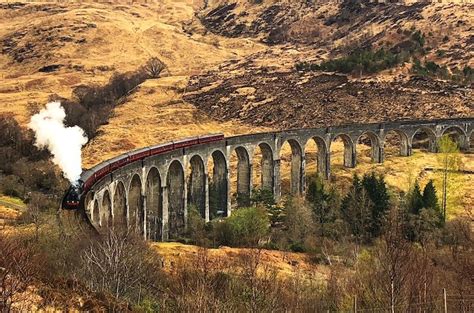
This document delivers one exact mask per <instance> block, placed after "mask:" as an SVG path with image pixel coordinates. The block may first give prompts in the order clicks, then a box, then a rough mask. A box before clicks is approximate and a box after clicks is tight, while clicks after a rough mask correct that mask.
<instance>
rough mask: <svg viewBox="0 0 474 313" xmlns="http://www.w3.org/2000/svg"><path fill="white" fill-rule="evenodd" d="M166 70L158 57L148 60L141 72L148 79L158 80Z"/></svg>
mask: <svg viewBox="0 0 474 313" xmlns="http://www.w3.org/2000/svg"><path fill="white" fill-rule="evenodd" d="M165 69H166V64H165V63H164V62H163V61H161V60H160V59H159V58H158V57H152V58H150V59H149V60H148V61H147V62H146V64H145V66H143V70H144V71H145V73H146V74H147V75H148V76H149V77H150V78H158V77H159V76H160V74H161V72H162V71H163V70H165Z"/></svg>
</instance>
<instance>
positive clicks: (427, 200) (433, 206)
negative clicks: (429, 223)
mask: <svg viewBox="0 0 474 313" xmlns="http://www.w3.org/2000/svg"><path fill="white" fill-rule="evenodd" d="M423 207H424V208H426V209H428V210H432V211H433V213H435V214H436V215H437V216H438V217H439V224H442V222H443V214H442V213H441V208H440V206H439V203H438V196H437V195H436V188H435V186H434V183H433V180H430V181H429V182H428V184H426V186H425V188H424V189H423Z"/></svg>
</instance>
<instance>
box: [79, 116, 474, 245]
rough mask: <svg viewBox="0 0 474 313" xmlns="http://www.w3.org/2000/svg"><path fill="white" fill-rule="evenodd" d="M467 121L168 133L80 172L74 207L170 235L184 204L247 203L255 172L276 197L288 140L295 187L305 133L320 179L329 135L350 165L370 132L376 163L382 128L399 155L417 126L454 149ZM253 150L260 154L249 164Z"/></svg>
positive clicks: (182, 222)
mask: <svg viewBox="0 0 474 313" xmlns="http://www.w3.org/2000/svg"><path fill="white" fill-rule="evenodd" d="M473 129H474V118H459V119H443V120H430V121H424V120H418V121H399V122H388V123H373V124H357V125H342V126H335V127H327V128H313V129H292V130H284V131H276V132H268V133H257V134H250V135H242V136H233V137H226V138H224V136H223V135H210V136H203V137H195V138H188V139H185V140H180V141H173V142H170V143H166V144H161V145H157V146H152V147H148V148H144V149H140V150H136V151H133V152H130V153H127V154H123V155H121V156H118V157H116V158H114V159H111V160H108V161H106V162H103V163H100V164H98V165H96V166H95V167H94V168H92V169H90V170H88V171H85V172H83V174H82V176H81V183H82V188H81V189H82V191H81V194H80V209H81V210H84V211H83V213H86V215H87V216H88V218H89V220H90V222H91V223H92V225H93V226H94V227H95V228H96V229H97V230H99V231H100V230H101V229H105V228H106V227H109V226H111V225H118V224H121V225H125V226H126V227H129V228H135V229H136V230H137V231H139V232H140V233H142V234H143V236H144V237H145V238H146V239H149V240H155V241H156V240H168V239H174V238H177V237H179V236H180V234H182V232H183V231H184V229H185V227H186V220H187V218H186V217H187V212H188V208H189V207H190V206H194V207H196V208H197V209H198V210H199V212H200V213H201V214H202V216H203V218H205V219H206V221H209V220H210V219H212V218H213V217H215V216H216V215H221V216H229V215H230V214H231V208H232V207H235V206H237V205H238V206H245V205H248V201H249V198H250V195H251V192H252V186H253V183H254V180H256V177H258V178H259V180H260V181H259V183H260V186H261V188H262V189H268V190H271V191H272V192H273V195H274V197H275V199H276V200H278V199H279V198H280V196H281V179H280V150H281V148H282V146H283V145H284V144H285V143H289V145H290V146H291V151H292V153H291V175H290V188H289V189H290V190H291V193H293V194H302V193H304V188H305V176H306V175H307V173H306V171H305V164H306V162H305V153H304V151H305V147H306V146H307V145H308V144H309V143H310V142H311V141H313V142H314V143H315V144H316V146H317V152H315V154H316V155H315V156H314V157H315V158H316V159H317V170H318V172H319V173H320V175H322V176H323V177H325V178H326V179H328V178H329V177H330V175H331V168H330V164H331V162H330V157H331V154H330V150H331V144H332V143H333V142H334V141H335V140H336V139H337V138H340V139H342V142H343V143H344V160H343V165H344V166H345V167H355V166H356V155H357V143H358V142H359V139H360V138H361V137H362V136H364V138H366V140H367V138H368V140H370V144H371V157H372V161H373V162H377V163H382V162H383V161H384V146H385V141H386V138H387V135H388V134H390V133H391V134H395V135H397V136H398V138H399V140H398V142H399V143H400V147H399V151H400V155H401V156H410V155H411V154H412V144H413V142H414V137H415V135H416V134H418V133H425V134H426V135H425V138H427V141H428V149H429V150H430V151H431V152H436V149H437V141H438V140H439V138H441V136H443V134H446V133H448V132H449V133H451V134H453V133H454V134H457V136H456V137H457V140H458V144H459V145H460V147H461V150H464V151H466V150H469V149H470V141H474V139H472V138H471V137H472V135H473V133H474V131H473ZM256 153H258V155H259V156H258V159H261V161H260V163H259V164H258V165H257V166H255V168H253V166H252V164H253V161H254V158H255V155H256ZM235 155H236V156H237V157H236V159H237V166H236V170H235V171H233V173H231V170H230V169H231V166H230V159H231V156H234V157H235ZM211 160H212V162H210V161H211ZM211 163H212V166H208V164H211ZM257 170H258V173H256V172H257ZM231 174H232V175H236V176H237V187H236V189H237V195H238V196H237V200H236V201H234V200H231V198H232V197H231V191H230V190H231ZM234 177H235V176H234ZM210 195H211V196H210ZM234 198H235V197H234ZM231 202H236V203H231ZM210 207H211V209H210Z"/></svg>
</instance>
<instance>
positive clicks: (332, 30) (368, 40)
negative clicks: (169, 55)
mask: <svg viewBox="0 0 474 313" xmlns="http://www.w3.org/2000/svg"><path fill="white" fill-rule="evenodd" d="M210 3H211V5H210V6H209V7H208V8H207V9H206V10H203V11H201V12H200V14H199V16H200V18H201V20H202V21H203V24H204V25H205V26H206V27H207V28H208V29H209V30H210V31H211V32H214V33H217V34H222V35H225V36H229V37H248V36H250V37H255V38H258V39H259V40H261V41H263V42H266V43H269V44H285V43H289V44H292V45H294V44H303V45H309V46H311V47H312V50H313V52H315V53H314V54H313V56H312V57H311V58H312V59H314V60H321V59H324V58H327V57H328V56H330V55H331V56H332V57H334V56H338V55H341V54H344V53H347V52H350V51H352V50H353V49H354V47H357V46H360V47H366V46H369V45H372V46H375V47H381V46H384V47H390V46H392V45H395V44H398V43H400V42H402V41H404V40H406V39H407V38H406V37H407V34H405V33H404V31H413V30H420V31H421V32H422V33H424V34H425V39H426V46H425V47H426V48H427V55H426V58H427V59H429V60H430V59H436V60H437V61H439V62H440V63H442V64H447V65H448V66H449V67H460V68H462V67H464V66H465V65H471V67H472V66H474V60H473V56H474V42H473V33H472V27H473V20H474V13H473V12H474V11H473V8H474V5H473V4H452V3H451V4H429V3H421V2H419V3H414V4H412V5H409V6H404V5H397V4H387V5H385V4H376V3H370V2H369V1H365V0H362V1H344V2H343V3H341V4H335V3H311V2H310V1H304V0H296V1H287V0H270V1H264V2H263V3H262V4H258V5H257V4H253V3H252V2H251V1H237V0H218V1H211V2H210ZM445 37H446V38H445ZM438 50H445V51H446V54H444V55H442V56H438V53H437V52H438Z"/></svg>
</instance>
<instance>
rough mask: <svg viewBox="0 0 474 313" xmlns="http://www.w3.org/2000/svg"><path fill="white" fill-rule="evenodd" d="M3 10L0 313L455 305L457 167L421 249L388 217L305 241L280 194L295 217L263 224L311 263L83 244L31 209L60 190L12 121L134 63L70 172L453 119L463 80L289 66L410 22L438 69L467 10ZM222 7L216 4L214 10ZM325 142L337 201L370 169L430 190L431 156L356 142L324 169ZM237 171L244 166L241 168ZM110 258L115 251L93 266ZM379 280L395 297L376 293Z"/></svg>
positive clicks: (82, 237) (391, 35)
mask: <svg viewBox="0 0 474 313" xmlns="http://www.w3.org/2000/svg"><path fill="white" fill-rule="evenodd" d="M6 2H9V1H0V52H1V53H0V79H1V81H2V84H1V86H0V101H1V103H2V106H0V114H3V113H7V114H8V115H5V116H4V118H3V119H2V120H1V125H0V126H2V129H7V130H8V133H7V134H8V136H3V137H1V139H2V140H0V143H1V146H2V147H1V148H2V150H1V153H2V154H1V155H2V156H6V157H4V158H2V160H0V164H1V165H2V169H3V170H4V171H6V172H4V173H6V174H7V175H8V176H7V177H5V176H1V177H0V178H1V179H2V183H3V185H2V188H4V187H5V186H6V185H7V187H8V188H7V189H3V190H8V191H9V192H12V193H14V194H15V195H16V196H19V197H22V198H25V200H26V201H27V202H28V203H27V205H28V212H27V214H22V213H21V212H19V211H18V210H14V209H11V208H10V207H8V205H7V206H5V207H4V206H0V219H16V220H17V221H18V223H19V225H16V226H15V227H10V226H7V227H6V228H5V229H4V230H0V251H2V256H1V258H0V270H1V272H0V281H1V282H0V283H1V284H2V285H1V286H0V289H1V290H2V293H1V296H2V298H1V300H2V301H3V302H2V308H1V309H0V310H2V309H3V308H4V307H6V306H10V304H12V302H11V301H12V299H13V302H16V304H15V303H13V306H14V308H16V309H18V310H34V309H35V310H62V311H65V310H86V311H92V310H104V311H106V310H110V311H112V310H116V311H127V310H142V311H153V310H158V309H160V310H161V311H170V312H173V311H199V312H203V311H239V312H242V311H264V312H265V311H278V310H280V311H285V310H286V311H288V312H293V311H294V312H296V311H305V310H307V311H309V310H311V311H314V310H318V311H323V310H324V311H327V310H332V311H347V310H350V308H351V306H352V301H353V297H354V296H357V298H358V299H359V301H360V302H359V304H360V308H362V309H364V308H365V309H371V308H380V307H382V308H388V307H389V304H390V300H391V297H392V298H393V300H394V303H395V304H396V307H397V309H398V310H400V311H413V312H414V311H416V310H417V309H420V307H421V308H426V309H427V310H429V309H440V308H441V306H440V305H441V302H440V299H441V297H440V290H441V288H448V290H449V292H450V295H451V296H456V298H454V297H453V298H450V301H452V303H451V304H450V305H452V306H451V308H453V310H458V311H462V309H464V310H466V306H464V305H470V302H469V295H472V294H473V287H472V280H471V281H470V280H469V278H470V277H472V268H473V267H472V257H471V256H472V249H473V247H472V231H471V230H470V229H469V225H468V224H466V223H465V222H463V221H462V220H457V219H456V218H457V217H459V216H466V215H469V214H467V213H466V212H472V210H473V209H474V208H473V207H472V206H473V203H474V198H473V196H474V195H473V193H472V192H470V187H471V185H472V182H473V176H472V175H460V176H459V177H458V181H457V184H458V185H456V186H455V187H456V188H454V189H453V190H454V191H453V194H452V199H453V200H452V201H453V202H452V203H450V210H449V211H448V216H449V217H450V221H449V222H448V224H447V225H446V227H445V228H443V229H442V230H440V232H441V233H442V234H439V233H438V232H436V233H435V234H433V237H435V238H436V240H433V241H430V242H429V243H428V244H425V243H423V245H422V246H420V245H419V243H416V244H411V243H407V242H406V241H405V240H404V239H403V238H401V237H400V233H399V231H400V229H399V228H397V225H395V224H396V223H395V220H393V219H392V220H390V221H391V223H390V224H389V226H391V227H389V228H388V231H387V232H386V233H385V234H384V235H383V236H381V237H380V238H377V239H376V240H375V242H374V243H373V245H370V246H361V245H357V244H354V243H353V242H350V240H347V241H344V240H342V241H341V242H335V241H333V240H329V239H328V238H321V237H318V236H319V235H318V236H314V234H313V233H311V232H310V231H309V230H307V229H306V230H305V231H302V230H301V229H300V228H298V227H297V226H301V225H303V226H308V221H311V220H312V219H311V217H312V215H311V212H310V211H308V208H304V205H303V204H301V203H302V202H298V203H299V204H301V205H300V206H297V208H296V209H297V210H299V211H296V212H297V213H298V214H301V215H302V216H305V217H308V218H307V219H306V221H304V220H303V221H302V220H298V219H294V220H293V221H289V222H291V223H293V225H296V226H295V229H294V230H292V231H291V234H290V235H288V234H286V233H285V232H282V233H281V234H282V235H285V236H287V237H288V238H289V239H291V240H293V239H294V238H296V237H301V236H304V237H305V238H306V237H309V239H308V238H306V239H307V240H306V239H305V240H306V241H305V244H307V245H308V246H310V247H312V248H314V251H311V253H312V254H311V255H307V254H302V253H294V252H288V251H275V250H263V249H247V248H228V247H220V248H216V249H205V248H200V247H197V246H191V245H183V244H178V243H159V244H151V248H150V245H148V244H146V243H143V242H141V241H140V240H138V239H137V238H136V237H134V236H133V235H130V236H121V235H118V234H113V233H111V234H109V236H105V237H104V238H102V239H99V240H96V239H97V238H94V237H93V236H91V237H89V234H88V233H87V231H86V229H87V227H85V226H84V225H80V223H79V222H78V220H77V219H75V218H68V217H64V215H67V214H65V213H63V218H60V219H57V216H56V215H53V213H52V212H51V211H50V210H48V208H50V207H49V206H51V207H53V208H54V210H55V209H56V206H57V202H58V199H59V197H60V195H61V194H62V190H63V186H61V182H60V180H59V172H58V171H57V168H54V167H53V166H52V164H51V163H49V162H47V161H46V159H47V157H48V156H47V155H46V154H44V153H38V151H36V150H35V149H32V145H31V136H30V134H28V133H27V132H22V131H21V130H20V129H19V127H18V126H17V125H14V124H15V123H13V121H14V120H16V121H18V122H19V123H20V125H21V126H25V124H26V123H27V122H28V120H29V118H30V116H31V115H32V114H34V113H36V112H37V111H38V110H39V109H40V108H41V107H42V106H43V105H44V104H45V103H46V101H48V99H51V98H62V99H69V101H70V105H74V104H78V103H80V104H81V105H82V104H83V102H81V101H82V100H84V99H86V98H87V97H84V95H87V93H84V94H82V98H81V93H80V92H79V93H78V91H81V90H82V91H84V90H86V91H87V90H89V91H91V93H95V92H96V91H100V90H106V91H107V90H108V89H107V88H109V87H110V84H109V85H107V84H108V82H113V81H114V78H117V77H126V76H127V75H129V74H130V73H132V72H133V73H137V71H138V70H139V69H142V68H143V66H145V70H147V72H148V74H149V76H152V77H153V78H150V77H147V78H146V80H143V81H142V80H139V81H138V83H137V84H136V86H133V88H128V89H130V90H127V92H125V93H117V94H114V96H113V97H112V98H114V99H113V101H110V103H106V104H108V106H106V109H107V110H111V111H110V112H109V111H107V112H105V113H104V114H103V115H101V116H100V119H99V118H98V119H97V120H95V121H93V122H91V120H88V124H84V125H86V126H84V127H89V126H90V129H91V130H93V131H91V134H94V133H95V132H96V131H97V133H96V136H95V137H94V138H92V140H91V141H90V143H89V144H88V145H87V146H86V147H85V148H84V151H83V152H84V162H83V165H84V167H86V168H88V167H91V166H93V165H94V164H96V163H97V162H100V161H102V160H105V159H108V158H110V157H112V156H115V155H117V154H120V153H123V152H126V151H129V150H131V149H135V148H139V147H143V146H147V145H151V144H156V143H159V142H164V141H167V140H172V139H175V138H178V137H187V136H195V135H201V134H207V133H214V132H223V133H224V134H225V135H234V134H241V133H249V132H256V131H265V130H271V129H278V128H285V127H306V126H320V125H328V124H337V123H339V122H347V121H360V122H367V121H381V120H385V119H388V118H390V119H396V118H416V117H423V118H425V117H452V116H470V115H472V113H471V112H472V86H453V85H452V83H449V82H439V81H433V80H431V79H426V80H425V79H422V80H419V79H414V80H409V79H408V77H409V75H410V66H409V65H402V66H400V67H398V68H394V69H392V70H387V71H383V72H381V73H379V74H378V75H370V76H368V77H364V78H363V79H360V78H359V77H358V75H349V76H340V75H333V74H321V73H307V74H302V75H300V74H298V73H296V72H295V68H294V66H295V63H297V62H301V61H309V62H320V61H322V60H327V59H329V58H334V57H338V56H341V55H344V54H346V53H348V52H349V51H350V50H351V49H352V47H353V46H364V45H367V44H371V45H373V46H374V47H382V46H389V45H390V46H394V45H395V46H396V45H398V44H402V42H400V41H402V39H403V38H404V37H403V31H407V30H412V29H415V30H420V31H421V32H423V33H424V34H425V35H426V42H427V44H426V48H427V49H426V54H425V56H424V57H425V58H426V59H427V60H433V61H436V62H438V63H439V64H442V65H447V66H448V67H449V68H450V69H451V68H454V67H462V66H465V65H470V66H471V67H472V66H474V63H473V60H474V59H473V57H472V56H473V55H472V53H473V44H474V43H473V41H472V20H473V19H472V5H469V4H466V5H452V4H449V5H445V4H418V5H415V6H413V7H410V8H405V7H402V6H375V5H370V6H366V7H363V8H360V7H357V6H351V5H349V6H347V7H345V8H343V9H341V8H339V7H338V6H336V5H334V4H332V3H330V4H320V5H319V4H318V5H310V3H311V1H277V0H271V1H266V0H265V1H263V2H262V3H261V4H259V3H258V2H259V1H235V3H236V4H235V5H233V4H232V3H234V1H220V0H218V1H192V0H182V1H172V0H163V1H156V2H150V3H144V4H143V3H140V4H136V5H133V6H131V5H127V4H124V3H120V2H114V4H100V3H93V2H92V1H91V2H82V3H67V4H66V3H50V2H49V3H46V2H45V3H43V2H38V3H13V4H12V3H6ZM223 4H226V5H229V4H230V6H228V7H224V8H226V9H224V10H222V8H223V7H220V6H221V5H223ZM219 7H220V8H221V9H219V10H217V11H216V10H215V9H216V8H219ZM232 14H234V15H232ZM428 48H429V49H428ZM154 58H158V59H159V60H161V61H162V62H163V63H164V64H161V63H160V62H155V61H156V59H154ZM150 59H151V60H155V61H153V62H151V63H150V62H149V60H150ZM147 62H148V64H147ZM163 65H166V69H163V70H161V71H160V69H162V68H163ZM158 72H159V73H158ZM157 74H159V75H157ZM113 85H114V84H112V86H113ZM112 89H113V88H112ZM334 90H336V91H334ZM74 91H76V92H74ZM89 95H90V94H89ZM109 95H110V93H109ZM117 95H119V97H116V96H117ZM92 98H94V97H92ZM100 98H102V97H100ZM117 98H119V99H117ZM86 100H87V99H86ZM96 100H97V97H95V98H94V101H96ZM85 102H87V101H85ZM85 102H84V103H85ZM99 102H100V101H99ZM112 102H113V103H112ZM316 102H317V105H315V104H316ZM94 103H95V102H94ZM388 103H390V105H387V104H388ZM394 103H395V104H396V105H393V104H394ZM100 104H103V103H102V102H100ZM420 105H421V106H422V108H421V109H420ZM85 107H87V105H86V106H85ZM74 110H78V108H74V109H71V111H74ZM78 112H79V113H78ZM81 112H82V111H80V110H79V111H76V116H75V117H76V119H73V116H72V115H71V116H70V118H71V119H72V120H73V121H74V123H75V122H77V120H80V117H81ZM348 112H349V113H348ZM90 113H92V114H90ZM94 113H95V112H94V111H91V112H89V116H94ZM375 113H376V114H375ZM97 117H99V115H97ZM70 122H72V121H71V120H70ZM333 148H334V150H333V151H332V152H333V158H332V163H333V164H332V169H333V174H334V175H333V184H334V186H335V187H336V188H337V189H338V190H340V193H341V195H343V194H345V193H346V191H347V188H348V186H349V185H350V183H351V181H352V176H353V174H354V173H358V174H363V173H366V172H369V171H375V172H377V173H381V174H384V175H385V179H386V182H387V184H388V185H389V186H390V187H391V188H393V192H394V193H398V192H400V191H405V192H406V191H408V190H409V188H410V186H411V184H412V183H413V181H414V179H415V178H418V180H419V181H420V183H421V185H425V184H426V183H427V182H428V180H429V179H435V184H436V185H437V186H439V185H440V182H439V181H438V180H439V179H438V177H439V176H438V175H436V173H433V172H431V171H425V170H424V168H426V167H436V164H437V161H436V156H435V155H434V154H431V153H425V152H421V151H415V154H414V155H413V156H412V157H411V158H401V157H394V156H390V157H388V158H387V160H386V161H385V163H384V164H383V165H378V164H377V165H376V164H371V163H370V162H369V157H368V155H369V153H368V147H366V146H363V145H359V146H358V152H359V153H360V154H359V156H358V162H359V163H358V166H357V168H356V169H346V168H343V167H342V165H340V164H342V145H341V144H340V143H336V144H335V145H334V146H333ZM307 152H313V151H312V150H308V151H307ZM289 155H290V152H289V150H288V151H287V150H284V151H283V153H282V156H281V158H282V160H283V161H282V175H283V177H282V185H283V186H286V185H288V184H289V182H288V179H289V167H287V168H286V170H285V166H286V165H288V164H287V163H288V162H289V160H290V158H289ZM257 158H258V157H257ZM462 159H463V163H464V167H465V169H467V170H474V163H473V155H472V154H470V155H463V156H462ZM5 160H6V161H5ZM307 160H308V162H307V163H308V164H307V171H308V172H313V171H314V170H315V164H313V163H311V162H309V161H310V160H311V159H310V158H308V159H307ZM28 162H34V163H28ZM32 164H34V166H33V168H34V169H35V170H33V171H32V170H30V166H31V165H32ZM285 164H286V165H285ZM254 169H255V172H256V173H258V169H259V168H258V165H255V166H254ZM257 175H258V174H257ZM235 176H236V175H233V179H235ZM255 181H258V178H257V179H255ZM5 182H6V183H5ZM234 183H235V182H234ZM25 186H26V187H27V188H26V190H25ZM11 187H13V188H11ZM38 189H40V190H42V191H43V192H44V193H47V194H49V197H48V199H51V200H52V202H51V203H54V204H51V203H50V204H48V205H49V206H48V207H47V208H46V207H43V206H42V205H44V202H47V201H46V200H45V198H42V196H41V195H38V194H37V193H34V192H31V193H30V191H33V190H38ZM438 189H439V188H438ZM43 197H44V196H43ZM12 199H13V198H8V199H7V200H8V201H10V202H11V201H12ZM8 201H7V202H8ZM13 201H18V200H13ZM21 204H22V203H21ZM293 209H295V208H293ZM305 210H306V211H305ZM394 211H395V210H394ZM392 213H394V214H395V213H396V212H392ZM298 216H299V215H298ZM471 216H472V215H471ZM56 221H60V223H59V224H56ZM287 222H288V221H287ZM0 228H1V225H0ZM308 228H310V227H308ZM285 240H287V239H285ZM4 252H7V253H4ZM157 254H158V255H160V257H158V256H157ZM111 256H118V258H116V259H115V261H114V262H108V261H110V260H111V258H110V257H111ZM14 260H18V262H12V261H14ZM406 260H410V261H411V262H410V263H408V262H406ZM37 264H41V265H42V266H41V268H38V267H37V266H36V265H37ZM104 264H106V266H105V265H104ZM328 264H330V265H328ZM103 265H104V266H103ZM137 265H139V266H137ZM4 269H6V271H5V270H4ZM413 273H419V274H420V275H418V276H420V277H421V278H420V277H418V276H416V277H415V276H414V275H413ZM101 277H105V278H106V280H103V279H102V280H101V279H100V278H101ZM417 278H420V279H417ZM122 279H125V280H126V281H127V283H126V284H123V281H122ZM390 279H392V281H393V283H394V289H395V290H396V297H395V296H394V294H393V293H390V292H389V289H390V288H389V287H390ZM5 286H6V287H5ZM12 293H15V296H14V297H11V294H12ZM5 299H7V300H5ZM460 299H461V300H460ZM406 303H418V304H420V303H421V304H420V305H418V306H416V307H407V306H406ZM456 305H457V306H456Z"/></svg>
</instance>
